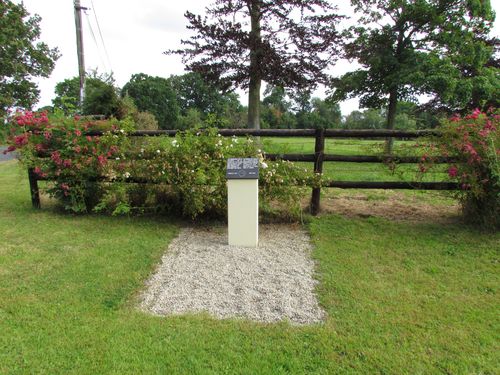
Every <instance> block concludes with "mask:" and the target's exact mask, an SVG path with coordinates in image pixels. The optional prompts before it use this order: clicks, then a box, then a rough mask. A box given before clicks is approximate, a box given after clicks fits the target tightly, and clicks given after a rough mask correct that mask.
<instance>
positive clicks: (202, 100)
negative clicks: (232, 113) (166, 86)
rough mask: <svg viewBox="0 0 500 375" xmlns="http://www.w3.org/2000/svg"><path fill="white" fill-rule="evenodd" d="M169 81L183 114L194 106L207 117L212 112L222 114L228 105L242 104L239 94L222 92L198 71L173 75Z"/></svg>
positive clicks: (237, 105)
mask: <svg viewBox="0 0 500 375" xmlns="http://www.w3.org/2000/svg"><path fill="white" fill-rule="evenodd" d="M168 81H169V83H170V85H171V86H172V89H173V90H174V92H175V95H176V96H177V102H178V104H179V107H180V111H181V114H182V115H183V116H185V115H186V114H187V112H188V111H189V110H190V109H193V108H194V109H196V110H198V111H199V112H200V113H201V114H202V116H205V117H206V116H207V115H208V114H210V113H211V114H215V115H217V116H221V115H223V114H224V112H225V110H226V109H227V108H228V107H234V106H236V107H239V106H240V103H239V98H238V95H237V94H235V93H223V92H221V91H220V90H219V89H218V88H217V87H216V86H214V85H211V84H210V83H209V82H207V81H205V80H204V79H203V77H202V76H201V75H200V74H198V73H193V72H191V73H186V74H182V75H173V76H170V77H169V78H168Z"/></svg>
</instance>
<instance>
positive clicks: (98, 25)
mask: <svg viewBox="0 0 500 375" xmlns="http://www.w3.org/2000/svg"><path fill="white" fill-rule="evenodd" d="M90 3H91V4H92V12H94V18H95V22H96V23H97V30H98V31H99V37H100V38H101V43H102V46H103V47H104V53H105V54H106V59H107V60H108V64H109V68H110V69H111V72H112V71H113V67H112V64H111V60H110V58H109V54H108V49H107V48H106V43H104V38H103V37H102V31H101V25H100V24H99V20H98V19H97V13H96V11H95V6H94V0H90Z"/></svg>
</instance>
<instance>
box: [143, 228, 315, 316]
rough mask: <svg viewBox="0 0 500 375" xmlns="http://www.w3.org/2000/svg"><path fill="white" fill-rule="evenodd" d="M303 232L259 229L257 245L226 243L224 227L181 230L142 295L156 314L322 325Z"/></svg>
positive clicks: (308, 251)
mask: <svg viewBox="0 0 500 375" xmlns="http://www.w3.org/2000/svg"><path fill="white" fill-rule="evenodd" d="M310 252H311V245H310V240H309V237H308V235H307V233H306V232H304V231H303V230H302V229H299V228H295V227H290V226H261V227H260V236H259V247H258V248H257V249H255V248H244V247H237V246H229V245H227V232H226V230H225V229H224V228H220V227H219V228H214V229H206V228H205V229H202V228H187V229H183V230H182V231H181V233H180V235H179V236H178V237H177V238H176V239H174V240H173V241H172V243H171V244H170V246H169V248H168V250H167V252H166V253H165V255H164V256H163V258H162V262H161V264H160V265H159V267H158V269H157V270H156V272H155V273H154V275H153V276H152V277H151V278H150V279H149V280H148V281H147V283H146V287H147V288H146V290H145V291H144V292H143V293H142V296H141V308H142V309H143V310H145V311H148V312H150V313H153V314H155V315H171V314H174V315H176V314H184V313H198V312H208V313H209V314H210V315H212V316H214V317H216V318H220V319H225V318H247V319H250V320H254V321H259V322H277V321H280V320H288V321H290V322H291V323H293V324H311V323H318V322H321V321H322V320H323V319H324V317H325V313H324V312H323V310H322V309H321V308H320V306H319V305H318V302H317V299H316V296H315V293H314V288H315V285H316V283H317V282H316V281H315V280H314V279H313V273H314V262H313V261H312V260H311V258H310Z"/></svg>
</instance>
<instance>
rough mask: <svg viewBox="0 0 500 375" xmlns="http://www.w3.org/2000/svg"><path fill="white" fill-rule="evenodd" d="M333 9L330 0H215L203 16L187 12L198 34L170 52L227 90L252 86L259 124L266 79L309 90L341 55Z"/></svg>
mask: <svg viewBox="0 0 500 375" xmlns="http://www.w3.org/2000/svg"><path fill="white" fill-rule="evenodd" d="M333 11H334V8H332V6H331V5H330V3H329V2H328V1H326V0H281V1H271V0H229V1H228V0H215V1H214V2H213V4H212V5H211V6H210V7H208V8H207V9H206V13H207V16H205V17H203V18H202V17H201V16H199V15H195V14H193V13H191V12H186V14H185V16H186V18H187V20H188V22H189V25H188V28H189V29H191V30H193V31H194V32H195V34H194V35H193V36H192V37H191V38H190V39H189V40H183V41H182V43H183V44H184V45H185V46H186V48H183V49H179V50H175V51H167V53H176V54H180V55H182V56H183V61H184V62H185V63H186V64H187V68H188V70H190V71H194V72H198V73H200V74H201V75H202V76H203V77H204V78H205V79H207V80H209V81H211V82H214V83H216V84H217V85H218V86H219V87H220V88H222V89H223V90H231V89H234V88H236V87H240V88H244V89H248V90H249V95H248V97H249V100H248V125H249V127H252V128H259V127H260V90H261V84H262V81H265V82H267V83H269V84H271V85H274V86H280V87H297V88H300V89H304V88H306V87H311V86H315V85H317V84H318V82H321V81H322V80H324V79H325V68H326V67H327V66H328V65H329V64H330V63H332V62H333V61H334V56H335V55H336V54H337V40H338V36H339V35H338V33H337V31H336V29H335V25H336V23H337V22H338V21H339V18H340V17H339V16H338V15H337V14H335V13H334V12H333Z"/></svg>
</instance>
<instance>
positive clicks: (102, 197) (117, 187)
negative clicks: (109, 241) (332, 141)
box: [8, 112, 319, 219]
mask: <svg viewBox="0 0 500 375" xmlns="http://www.w3.org/2000/svg"><path fill="white" fill-rule="evenodd" d="M10 124H11V125H10V133H9V136H8V142H9V151H14V150H18V152H19V153H20V155H21V160H22V162H23V163H24V164H25V165H26V167H28V168H32V169H33V170H34V172H35V173H36V174H37V175H38V176H39V177H40V178H41V179H46V180H48V181H49V182H48V185H47V188H46V191H47V192H48V193H49V194H50V195H51V196H52V197H55V198H57V199H58V200H59V201H61V202H62V203H63V205H64V207H65V208H66V209H67V210H71V211H73V212H89V211H91V210H93V211H108V212H111V213H113V214H124V213H141V212H146V211H156V212H169V211H170V212H174V213H180V214H181V215H182V216H184V217H189V218H193V219H194V218H196V217H197V216H199V215H204V214H213V215H217V216H223V215H224V214H225V212H226V204H227V195H226V194H227V190H226V178H225V168H226V160H227V158H230V157H258V158H259V159H260V162H261V168H260V173H261V176H260V201H261V204H262V207H263V208H265V209H271V208H275V207H276V206H277V205H276V204H275V203H278V206H280V207H282V208H286V210H288V211H294V212H295V213H296V212H298V210H299V209H300V203H299V202H300V197H301V191H300V186H304V187H305V186H311V185H314V184H318V183H319V182H318V177H313V176H311V175H310V174H308V173H307V171H305V170H304V169H302V168H299V167H297V166H296V165H294V164H293V163H289V162H284V161H273V162H271V161H267V160H264V157H263V154H262V152H261V151H260V150H259V148H258V145H257V144H256V142H255V140H254V139H252V138H244V139H243V138H235V137H233V138H225V137H221V136H219V135H218V134H217V130H216V129H205V130H191V131H186V132H179V133H178V134H177V135H176V136H175V137H174V138H169V137H148V138H142V139H139V138H135V139H131V137H128V133H130V132H131V131H133V130H134V122H133V120H131V119H125V120H121V121H118V120H105V121H93V120H88V119H84V118H78V117H76V118H66V117H62V116H54V117H51V118H49V117H48V116H47V114H46V113H34V112H25V113H17V114H16V115H15V116H13V118H12V119H11V122H10ZM95 130H99V131H102V132H103V135H102V136H90V135H86V134H87V133H89V132H91V131H95Z"/></svg>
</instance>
